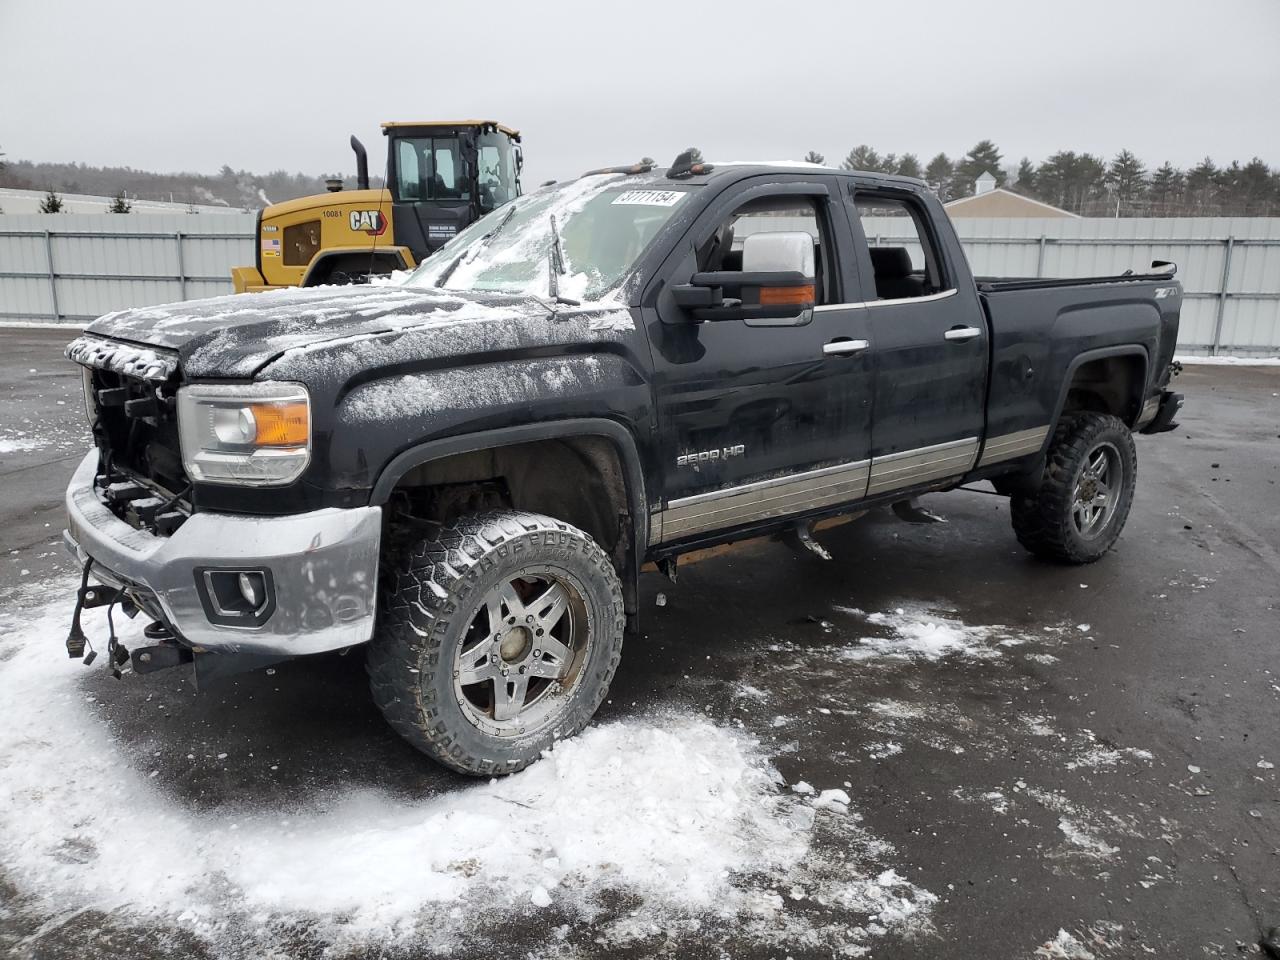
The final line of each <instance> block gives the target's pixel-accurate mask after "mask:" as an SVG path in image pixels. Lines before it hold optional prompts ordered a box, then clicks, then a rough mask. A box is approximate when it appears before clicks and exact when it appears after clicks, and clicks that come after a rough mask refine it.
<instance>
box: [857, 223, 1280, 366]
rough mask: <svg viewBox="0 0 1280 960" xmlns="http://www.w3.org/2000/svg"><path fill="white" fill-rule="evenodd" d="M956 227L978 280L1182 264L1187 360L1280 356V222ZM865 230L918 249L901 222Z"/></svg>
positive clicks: (874, 238) (1182, 338)
mask: <svg viewBox="0 0 1280 960" xmlns="http://www.w3.org/2000/svg"><path fill="white" fill-rule="evenodd" d="M953 222H954V224H955V228H956V232H957V233H958V234H959V235H960V240H961V242H962V243H963V244H964V249H965V253H966V255H967V256H968V258H969V264H970V266H971V267H972V268H973V272H974V273H976V274H977V275H978V276H1000V277H1087V276H1091V275H1092V276H1105V275H1112V274H1118V273H1123V272H1124V271H1125V270H1133V271H1134V272H1135V273H1144V272H1147V271H1148V269H1149V268H1150V266H1151V261H1152V260H1172V261H1173V262H1174V263H1176V264H1177V265H1178V279H1179V280H1181V281H1182V287H1183V290H1184V292H1185V299H1184V301H1183V305H1182V322H1181V324H1180V326H1179V333H1178V342H1179V347H1180V351H1181V352H1183V353H1220V354H1234V355H1238V356H1271V355H1275V354H1276V353H1280V217H1249V218H1245V217H1176V218H1168V219H1163V218H1154V217H1134V218H1130V219H1116V220H1104V219H1086V220H1072V219H1067V218H1046V219H1038V218H1036V219H1030V218H1028V219H1022V218H1016V217H1010V218H1000V219H994V218H993V219H979V218H972V219H971V218H967V217H960V218H957V219H956V220H955V221H953ZM863 226H864V229H865V230H866V231H867V234H868V239H870V240H871V242H873V243H877V242H878V243H881V244H884V245H886V246H888V245H900V246H906V245H908V236H907V235H906V234H905V233H904V231H903V229H902V228H903V221H902V219H901V218H896V217H869V218H866V219H864V220H863ZM914 236H915V234H914V231H912V232H910V238H911V239H914Z"/></svg>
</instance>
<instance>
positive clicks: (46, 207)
mask: <svg viewBox="0 0 1280 960" xmlns="http://www.w3.org/2000/svg"><path fill="white" fill-rule="evenodd" d="M40 212H41V213H61V212H62V198H61V197H60V196H58V195H57V194H56V193H54V192H53V187H50V188H49V192H48V193H46V194H45V195H44V199H43V200H41V201H40Z"/></svg>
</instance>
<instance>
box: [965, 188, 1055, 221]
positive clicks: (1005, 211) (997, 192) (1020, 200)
mask: <svg viewBox="0 0 1280 960" xmlns="http://www.w3.org/2000/svg"><path fill="white" fill-rule="evenodd" d="M944 206H945V207H946V209H947V214H948V215H949V216H951V217H1066V218H1070V219H1072V220H1079V219H1080V217H1079V215H1077V214H1074V213H1072V212H1071V211H1070V210H1063V209H1062V208H1061V207H1055V206H1054V205H1053V204H1051V203H1043V202H1042V201H1040V200H1032V199H1031V198H1030V197H1024V196H1023V195H1022V194H1020V193H1014V192H1013V191H1012V190H1006V189H1004V187H996V188H995V189H994V190H988V191H986V192H985V193H979V194H975V195H974V196H972V197H961V198H960V199H959V200H952V201H950V202H949V203H946V204H944Z"/></svg>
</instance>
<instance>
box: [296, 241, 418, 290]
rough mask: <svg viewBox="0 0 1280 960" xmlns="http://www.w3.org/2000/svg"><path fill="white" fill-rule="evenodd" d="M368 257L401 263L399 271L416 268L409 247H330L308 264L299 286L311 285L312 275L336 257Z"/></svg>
mask: <svg viewBox="0 0 1280 960" xmlns="http://www.w3.org/2000/svg"><path fill="white" fill-rule="evenodd" d="M353 254H354V255H357V256H366V257H369V258H370V259H377V260H385V259H392V258H394V259H395V260H397V261H399V264H400V265H399V266H398V267H397V268H396V269H397V270H408V269H410V268H412V267H413V266H414V260H413V254H412V253H410V252H409V248H408V247H397V246H386V247H379V248H377V249H374V248H372V247H330V248H328V249H326V250H321V251H320V252H319V253H317V254H316V255H315V256H314V257H312V258H311V262H310V263H309V264H307V270H306V273H304V274H303V275H302V280H301V282H300V283H299V284H298V286H300V287H305V286H309V285H310V281H311V275H312V274H314V273H315V272H316V270H317V269H318V268H319V267H321V266H323V265H324V264H325V263H327V262H328V261H330V260H332V259H333V258H335V257H347V256H351V255H353Z"/></svg>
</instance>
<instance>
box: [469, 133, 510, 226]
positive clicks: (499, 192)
mask: <svg viewBox="0 0 1280 960" xmlns="http://www.w3.org/2000/svg"><path fill="white" fill-rule="evenodd" d="M476 160H477V167H478V169H477V171H476V172H477V180H478V184H477V189H478V191H479V200H480V209H481V210H495V209H497V208H498V207H500V206H502V205H503V204H504V203H507V202H508V201H510V200H514V199H515V198H516V196H517V189H516V164H515V151H514V150H513V149H512V146H511V140H510V138H508V137H507V136H506V135H505V134H501V133H482V134H480V135H479V136H477V137H476Z"/></svg>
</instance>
